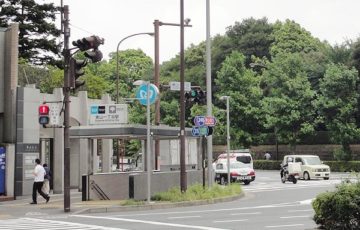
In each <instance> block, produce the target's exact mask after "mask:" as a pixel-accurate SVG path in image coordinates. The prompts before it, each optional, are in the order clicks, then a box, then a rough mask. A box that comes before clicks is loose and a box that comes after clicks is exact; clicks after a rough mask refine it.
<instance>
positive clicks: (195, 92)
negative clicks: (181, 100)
mask: <svg viewBox="0 0 360 230" xmlns="http://www.w3.org/2000/svg"><path fill="white" fill-rule="evenodd" d="M185 99H186V101H187V102H193V103H197V104H202V105H204V104H205V103H206V92H205V91H202V89H191V91H190V92H186V93H185Z"/></svg>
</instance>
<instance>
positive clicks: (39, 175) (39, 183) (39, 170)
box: [30, 159, 50, 204]
mask: <svg viewBox="0 0 360 230" xmlns="http://www.w3.org/2000/svg"><path fill="white" fill-rule="evenodd" d="M35 163H36V166H35V169H34V172H33V174H34V177H35V178H34V184H33V191H32V200H33V201H32V202H31V203H30V204H37V199H36V198H37V193H36V192H38V193H39V194H40V195H41V196H42V197H44V199H45V200H46V203H47V202H49V200H50V196H49V195H46V194H45V193H44V192H43V191H42V190H41V189H42V187H43V184H44V176H45V173H46V172H45V169H44V167H43V166H42V165H41V161H40V159H36V160H35Z"/></svg>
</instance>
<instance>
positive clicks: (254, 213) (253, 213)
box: [230, 212, 261, 216]
mask: <svg viewBox="0 0 360 230" xmlns="http://www.w3.org/2000/svg"><path fill="white" fill-rule="evenodd" d="M259 214H261V212H242V213H231V214H230V215H232V216H239V215H259Z"/></svg>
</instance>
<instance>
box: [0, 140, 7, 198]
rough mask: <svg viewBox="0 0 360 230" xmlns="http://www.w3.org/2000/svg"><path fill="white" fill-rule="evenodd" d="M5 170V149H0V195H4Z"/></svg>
mask: <svg viewBox="0 0 360 230" xmlns="http://www.w3.org/2000/svg"><path fill="white" fill-rule="evenodd" d="M5 169H6V158H5V148H4V147H0V195H5V171H6V170H5Z"/></svg>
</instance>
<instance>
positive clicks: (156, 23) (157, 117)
mask: <svg viewBox="0 0 360 230" xmlns="http://www.w3.org/2000/svg"><path fill="white" fill-rule="evenodd" d="M159 26H160V21H159V20H155V21H154V36H155V39H154V41H155V43H154V48H155V55H154V59H155V60H154V64H155V66H154V84H155V86H156V87H158V89H159V78H160V66H159ZM159 124H160V99H158V100H156V101H155V125H156V126H158V125H159ZM154 155H155V170H159V155H160V141H159V140H158V139H156V140H155V154H154Z"/></svg>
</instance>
